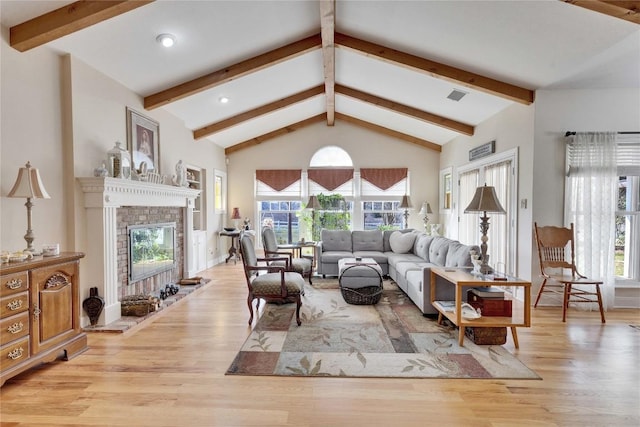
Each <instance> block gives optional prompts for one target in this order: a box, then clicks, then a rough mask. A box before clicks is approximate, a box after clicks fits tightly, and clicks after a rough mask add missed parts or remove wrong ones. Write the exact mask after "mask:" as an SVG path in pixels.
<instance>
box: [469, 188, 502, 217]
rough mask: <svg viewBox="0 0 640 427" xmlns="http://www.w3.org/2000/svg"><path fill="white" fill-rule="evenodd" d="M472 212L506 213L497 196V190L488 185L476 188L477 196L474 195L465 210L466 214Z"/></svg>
mask: <svg viewBox="0 0 640 427" xmlns="http://www.w3.org/2000/svg"><path fill="white" fill-rule="evenodd" d="M471 212H494V213H506V211H505V210H504V208H503V207H502V205H501V204H500V201H499V200H498V196H496V189H495V188H494V187H491V186H487V185H486V184H485V185H484V186H482V187H478V188H476V194H474V195H473V199H472V200H471V203H469V206H467V208H466V209H465V210H464V213H471Z"/></svg>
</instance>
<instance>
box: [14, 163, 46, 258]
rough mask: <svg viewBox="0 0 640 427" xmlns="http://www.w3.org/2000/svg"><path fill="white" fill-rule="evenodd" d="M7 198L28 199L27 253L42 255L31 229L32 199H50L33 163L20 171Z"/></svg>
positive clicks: (26, 204) (25, 237)
mask: <svg viewBox="0 0 640 427" xmlns="http://www.w3.org/2000/svg"><path fill="white" fill-rule="evenodd" d="M7 197H21V198H26V199H27V203H25V204H24V205H25V206H26V207H27V234H25V235H24V240H26V241H27V249H26V250H27V251H29V252H31V253H32V254H33V255H40V251H37V250H36V248H35V247H34V246H33V241H34V240H35V238H36V236H35V234H33V230H32V229H31V208H32V207H33V203H31V199H50V198H51V197H50V196H49V193H47V190H45V189H44V184H42V179H41V178H40V172H38V169H36V168H32V167H31V163H30V162H27V164H26V165H25V167H23V168H20V169H19V170H18V178H17V179H16V183H15V184H13V188H12V189H11V191H9V194H8V195H7Z"/></svg>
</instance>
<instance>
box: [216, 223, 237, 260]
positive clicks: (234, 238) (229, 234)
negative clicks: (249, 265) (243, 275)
mask: <svg viewBox="0 0 640 427" xmlns="http://www.w3.org/2000/svg"><path fill="white" fill-rule="evenodd" d="M220 235H221V236H226V237H229V238H230V239H231V247H230V248H229V256H228V257H227V259H225V260H224V262H225V264H226V263H227V262H229V260H230V259H231V258H233V263H234V264H235V263H236V262H237V261H238V258H239V255H238V247H239V246H240V242H239V241H238V240H239V239H238V238H239V237H240V230H233V231H221V232H220ZM236 244H237V245H238V247H236Z"/></svg>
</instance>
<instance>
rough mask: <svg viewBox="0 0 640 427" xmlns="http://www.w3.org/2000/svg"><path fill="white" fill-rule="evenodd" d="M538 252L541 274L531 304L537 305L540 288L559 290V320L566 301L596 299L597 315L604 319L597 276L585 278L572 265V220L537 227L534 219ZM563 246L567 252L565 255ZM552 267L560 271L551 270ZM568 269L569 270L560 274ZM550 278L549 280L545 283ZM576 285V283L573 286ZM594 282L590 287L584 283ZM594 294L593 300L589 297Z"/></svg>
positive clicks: (567, 302)
mask: <svg viewBox="0 0 640 427" xmlns="http://www.w3.org/2000/svg"><path fill="white" fill-rule="evenodd" d="M534 227H535V232H536V242H537V245H538V256H539V258H540V275H541V276H542V277H543V278H544V280H543V281H542V285H541V286H540V290H539V291H538V296H537V297H536V302H535V304H534V305H533V306H534V307H537V306H538V301H540V296H541V295H542V293H543V292H553V293H556V294H562V321H563V322H566V320H567V308H568V307H569V303H572V302H573V303H594V302H597V303H598V307H599V308H600V318H601V320H602V323H605V319H604V309H603V307H602V295H601V293H600V285H602V281H601V280H593V279H589V278H587V277H585V276H583V275H582V274H580V273H579V272H578V270H577V268H576V256H575V241H574V231H573V224H571V227H570V228H564V227H553V226H546V227H538V223H534ZM567 250H570V254H569V255H568V256H567ZM551 270H556V271H558V270H559V272H560V274H554V273H551ZM564 270H569V272H570V274H563V273H564ZM548 281H551V283H547V282H548ZM574 286H576V287H574ZM590 286H594V287H595V289H594V290H593V291H591V290H589V289H585V287H590ZM594 296H595V298H596V299H595V300H594V299H593V298H592V297H594Z"/></svg>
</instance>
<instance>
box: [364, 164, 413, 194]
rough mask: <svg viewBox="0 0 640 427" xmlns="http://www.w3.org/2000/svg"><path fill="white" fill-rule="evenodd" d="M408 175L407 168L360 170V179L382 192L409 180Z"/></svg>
mask: <svg viewBox="0 0 640 427" xmlns="http://www.w3.org/2000/svg"><path fill="white" fill-rule="evenodd" d="M407 173H408V169H407V168H360V178H362V179H363V180H365V181H369V182H370V183H371V184H373V185H375V186H376V187H378V188H380V189H381V190H387V189H389V188H390V187H391V186H393V185H395V184H397V183H398V182H400V181H402V180H403V179H405V178H407Z"/></svg>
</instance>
